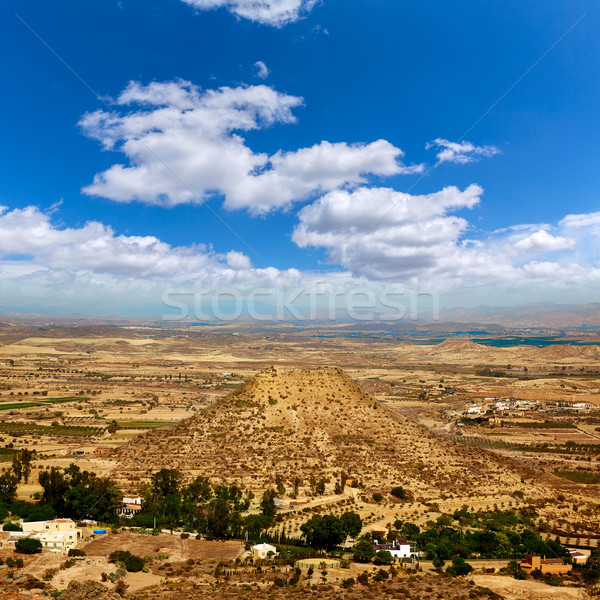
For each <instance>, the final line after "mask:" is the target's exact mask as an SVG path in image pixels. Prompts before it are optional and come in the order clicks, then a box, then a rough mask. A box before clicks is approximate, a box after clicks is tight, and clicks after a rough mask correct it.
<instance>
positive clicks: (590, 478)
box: [554, 471, 600, 484]
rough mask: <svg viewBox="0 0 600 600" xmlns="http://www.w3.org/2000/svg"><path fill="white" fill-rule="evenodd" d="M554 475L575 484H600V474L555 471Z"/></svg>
mask: <svg viewBox="0 0 600 600" xmlns="http://www.w3.org/2000/svg"><path fill="white" fill-rule="evenodd" d="M554 474H555V475H556V476H557V477H562V478H563V479H568V480H569V481H574V482H575V483H586V484H594V483H600V473H590V472H589V471H554Z"/></svg>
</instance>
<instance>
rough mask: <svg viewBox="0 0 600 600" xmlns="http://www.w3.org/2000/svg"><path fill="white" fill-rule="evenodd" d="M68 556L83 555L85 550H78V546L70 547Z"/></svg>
mask: <svg viewBox="0 0 600 600" xmlns="http://www.w3.org/2000/svg"><path fill="white" fill-rule="evenodd" d="M68 556H85V552H84V551H83V550H79V549H78V548H71V549H70V550H69V553H68Z"/></svg>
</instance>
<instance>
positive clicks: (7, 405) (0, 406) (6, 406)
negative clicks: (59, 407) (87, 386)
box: [0, 396, 88, 410]
mask: <svg viewBox="0 0 600 600" xmlns="http://www.w3.org/2000/svg"><path fill="white" fill-rule="evenodd" d="M78 400H88V398H83V397H81V396H74V397H69V398H46V399H44V400H33V401H30V400H27V401H26V402H13V401H11V402H0V410H18V409H19V408H35V407H39V406H47V405H49V404H63V403H64V402H77V401H78Z"/></svg>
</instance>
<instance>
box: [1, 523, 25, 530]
mask: <svg viewBox="0 0 600 600" xmlns="http://www.w3.org/2000/svg"><path fill="white" fill-rule="evenodd" d="M2 531H23V528H22V527H21V526H20V525H19V524H18V523H4V525H2Z"/></svg>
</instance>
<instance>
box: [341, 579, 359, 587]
mask: <svg viewBox="0 0 600 600" xmlns="http://www.w3.org/2000/svg"><path fill="white" fill-rule="evenodd" d="M355 584H356V581H355V579H354V577H347V578H346V579H342V587H343V588H351V587H352V586H353V585H355Z"/></svg>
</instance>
